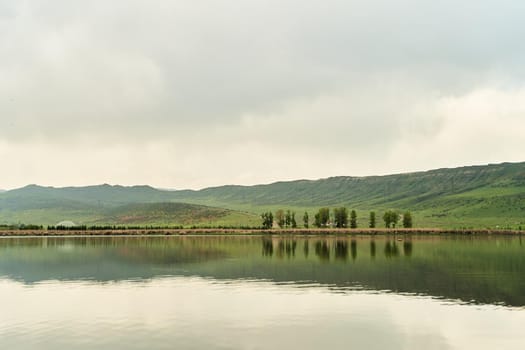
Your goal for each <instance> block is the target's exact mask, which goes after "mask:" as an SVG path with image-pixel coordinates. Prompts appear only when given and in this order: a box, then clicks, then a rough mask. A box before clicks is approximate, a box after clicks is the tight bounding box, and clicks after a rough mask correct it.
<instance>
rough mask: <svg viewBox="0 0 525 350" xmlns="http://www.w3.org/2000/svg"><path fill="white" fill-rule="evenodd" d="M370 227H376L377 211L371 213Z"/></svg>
mask: <svg viewBox="0 0 525 350" xmlns="http://www.w3.org/2000/svg"><path fill="white" fill-rule="evenodd" d="M368 227H370V228H375V227H376V213H375V211H371V212H370V222H369V223H368Z"/></svg>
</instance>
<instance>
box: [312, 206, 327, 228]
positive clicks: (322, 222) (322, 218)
mask: <svg viewBox="0 0 525 350" xmlns="http://www.w3.org/2000/svg"><path fill="white" fill-rule="evenodd" d="M329 220H330V209H329V208H321V209H319V211H318V212H317V214H315V217H314V225H315V226H316V227H326V226H327V225H328V221H329Z"/></svg>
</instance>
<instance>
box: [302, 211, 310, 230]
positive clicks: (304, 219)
mask: <svg viewBox="0 0 525 350" xmlns="http://www.w3.org/2000/svg"><path fill="white" fill-rule="evenodd" d="M309 219H310V218H309V217H308V212H307V211H305V212H304V215H303V225H304V228H308V223H309Z"/></svg>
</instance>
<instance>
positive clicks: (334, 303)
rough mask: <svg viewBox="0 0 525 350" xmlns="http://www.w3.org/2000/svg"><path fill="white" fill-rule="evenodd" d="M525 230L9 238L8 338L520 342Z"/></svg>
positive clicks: (316, 344) (3, 312)
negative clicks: (519, 233)
mask: <svg viewBox="0 0 525 350" xmlns="http://www.w3.org/2000/svg"><path fill="white" fill-rule="evenodd" d="M524 268H525V249H524V247H523V245H522V241H521V238H520V237H515V238H510V237H457V236H451V237H439V236H434V237H409V236H401V237H395V238H393V237H373V238H372V237H312V238H308V239H306V238H302V237H296V238H285V237H275V236H273V237H225V236H209V237H142V238H141V237H89V238H85V237H77V238H74V237H57V238H50V237H48V238H2V239H0V347H1V348H13V349H14V348H16V349H66V348H67V349H70V348H77V349H92V348H99V349H145V348H152V349H173V348H180V349H212V348H213V349H268V348H276V349H277V348H284V347H288V348H302V349H319V348H320V347H330V348H332V349H343V348H345V349H346V348H352V347H354V348H366V349H384V348H387V347H388V348H390V349H421V348H425V349H434V348H435V349H467V348H476V349H493V348H502V349H503V348H504V349H522V348H523V344H525V336H524V335H523V332H522V328H523V325H524V324H525V276H524V272H525V270H524Z"/></svg>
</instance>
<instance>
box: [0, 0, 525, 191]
mask: <svg viewBox="0 0 525 350" xmlns="http://www.w3.org/2000/svg"><path fill="white" fill-rule="evenodd" d="M524 18H525V2H524V1H522V0H512V1H511V0H497V1H496V0H494V1H485V0H462V1H457V0H454V1H453V0H441V1H435V0H432V1H426V0H396V1H391V0H384V1H377V0H367V1H353V0H340V1H338V0H323V1H307V0H266V1H263V0H242V1H241V0H191V1H190V0H188V1H185V0H180V1H152V0H148V1H146V0H143V1H141V0H112V1H107V0H104V1H102V0H90V1H74V0H55V1H52V0H48V1H44V0H42V1H37V0H35V1H29V0H0V161H1V172H0V188H4V189H10V188H16V187H21V186H24V185H26V184H29V183H38V184H42V185H52V186H66V185H86V184H98V183H111V184H117V183H118V184H124V185H132V184H150V185H153V186H157V187H167V188H179V189H180V188H202V187H207V186H212V185H222V184H255V183H267V182H272V181H278V180H287V179H299V178H310V179H314V178H320V177H328V176H334V175H374V174H388V173H398V172H407V171H415V170H426V169H432V168H439V167H452V166H461V165H470V164H487V163H497V162H503V161H524V160H525V63H524V62H525V41H524V38H525V20H524Z"/></svg>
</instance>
